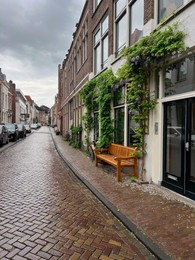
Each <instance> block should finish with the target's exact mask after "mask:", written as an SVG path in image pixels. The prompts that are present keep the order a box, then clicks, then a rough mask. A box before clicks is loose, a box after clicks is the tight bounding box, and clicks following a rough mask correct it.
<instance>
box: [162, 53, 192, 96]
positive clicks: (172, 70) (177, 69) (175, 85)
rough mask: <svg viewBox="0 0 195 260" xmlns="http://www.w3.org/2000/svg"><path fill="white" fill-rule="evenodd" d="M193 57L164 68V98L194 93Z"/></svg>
mask: <svg viewBox="0 0 195 260" xmlns="http://www.w3.org/2000/svg"><path fill="white" fill-rule="evenodd" d="M194 75H195V56H192V57H189V58H186V59H184V60H182V61H180V62H178V63H175V64H173V65H172V66H170V67H169V68H166V72H165V80H164V96H165V97H167V96H172V95H177V94H182V93H186V92H190V91H195V76H194Z"/></svg>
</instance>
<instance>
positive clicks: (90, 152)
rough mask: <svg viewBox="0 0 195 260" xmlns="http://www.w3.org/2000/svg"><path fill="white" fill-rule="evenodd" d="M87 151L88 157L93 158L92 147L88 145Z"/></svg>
mask: <svg viewBox="0 0 195 260" xmlns="http://www.w3.org/2000/svg"><path fill="white" fill-rule="evenodd" d="M87 152H88V156H89V158H90V159H91V160H92V161H93V160H94V152H93V149H92V147H91V145H89V146H88V147H87Z"/></svg>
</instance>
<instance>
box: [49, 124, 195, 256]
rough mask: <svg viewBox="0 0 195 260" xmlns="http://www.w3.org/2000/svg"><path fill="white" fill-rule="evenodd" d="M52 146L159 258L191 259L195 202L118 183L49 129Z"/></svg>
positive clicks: (155, 188) (151, 186)
mask: <svg viewBox="0 0 195 260" xmlns="http://www.w3.org/2000/svg"><path fill="white" fill-rule="evenodd" d="M50 130H51V133H52V138H53V141H54V144H55V147H56V149H57V151H58V153H59V154H60V156H61V157H62V159H63V160H64V161H65V162H66V163H67V164H68V166H69V167H70V168H71V169H72V170H73V171H74V173H75V174H76V175H77V176H78V178H80V179H81V180H82V181H83V182H84V183H85V185H87V186H88V188H89V189H90V190H91V191H92V192H93V193H94V194H95V195H96V196H97V197H98V198H99V199H100V200H101V201H102V202H103V204H104V205H105V206H106V207H108V208H109V209H110V210H111V211H112V212H113V214H114V215H115V216H116V217H117V218H119V219H120V220H121V221H122V222H123V224H124V225H125V226H126V227H127V228H128V229H130V230H131V231H133V233H134V234H135V235H136V236H137V237H138V238H139V239H140V240H141V241H142V242H143V243H144V244H145V245H146V246H147V247H148V248H149V249H150V250H151V251H152V252H153V253H154V254H155V255H156V256H157V258H159V259H163V260H165V259H189V260H194V259H195V202H194V201H191V200H188V199H185V198H183V197H182V196H180V195H177V194H175V193H173V192H171V191H169V190H168V189H165V188H163V187H158V186H157V185H154V184H143V185H138V184H135V183H134V184H131V183H130V181H129V180H128V179H126V180H125V181H123V182H122V183H118V182H117V180H116V176H115V171H112V170H111V168H109V167H105V166H101V165H100V166H98V167H96V166H95V163H94V162H91V161H90V159H89V158H88V157H87V156H86V155H85V154H84V153H83V152H81V151H80V150H77V149H74V148H72V147H71V146H69V144H68V143H67V142H65V141H63V139H62V137H61V136H59V135H56V134H55V133H54V130H53V128H50Z"/></svg>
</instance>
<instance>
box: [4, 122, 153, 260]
mask: <svg viewBox="0 0 195 260" xmlns="http://www.w3.org/2000/svg"><path fill="white" fill-rule="evenodd" d="M89 171H90V169H89ZM0 259H14V260H22V259H74V260H75V259H84V260H85V259H105V260H106V259H119V260H120V259H155V257H154V256H152V255H151V254H150V252H149V251H148V250H147V249H146V248H145V247H144V246H143V245H142V244H141V243H140V242H139V241H138V240H137V239H136V238H135V237H134V236H133V235H132V234H131V233H130V232H129V231H128V230H127V229H126V228H125V227H124V226H122V225H121V224H120V222H119V221H118V220H117V219H116V218H115V217H114V216H113V215H112V214H111V213H110V212H109V211H108V210H107V209H106V208H105V207H104V206H103V205H102V204H101V203H100V202H99V201H98V200H97V199H96V197H95V196H94V195H93V194H92V193H91V192H90V191H88V190H87V188H86V187H85V186H84V185H83V184H82V183H80V182H79V181H78V179H77V178H76V177H75V176H74V174H72V172H71V171H70V170H69V168H68V167H67V166H66V165H65V164H64V162H63V161H62V160H61V159H60V157H59V156H58V154H57V152H56V150H55V148H54V145H53V142H52V138H51V134H50V131H49V129H48V128H47V127H42V128H41V129H40V130H38V131H35V132H34V133H32V134H31V135H30V136H28V137H27V138H25V139H24V140H22V141H20V142H17V143H16V144H14V145H12V146H10V147H9V148H8V149H6V150H4V151H1V150H0Z"/></svg>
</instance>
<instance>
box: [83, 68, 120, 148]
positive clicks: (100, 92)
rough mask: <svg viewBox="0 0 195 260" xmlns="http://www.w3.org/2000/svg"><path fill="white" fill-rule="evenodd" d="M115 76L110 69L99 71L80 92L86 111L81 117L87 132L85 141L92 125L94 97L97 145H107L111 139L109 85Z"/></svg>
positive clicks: (110, 94)
mask: <svg viewBox="0 0 195 260" xmlns="http://www.w3.org/2000/svg"><path fill="white" fill-rule="evenodd" d="M116 81H117V78H116V77H115V76H114V74H113V73H112V71H111V70H107V71H105V72H103V73H101V74H100V75H99V76H97V77H96V78H94V79H92V80H90V81H89V82H87V83H86V84H85V85H84V86H83V88H82V90H81V92H80V94H81V97H82V98H83V101H84V105H85V108H86V113H85V115H84V116H83V118H82V121H83V124H84V129H85V131H86V133H87V141H89V134H90V131H91V130H92V128H93V126H94V121H93V111H94V107H93V106H94V99H96V102H97V104H98V106H99V116H98V119H99V121H100V135H99V139H98V144H97V145H98V147H107V146H108V145H109V144H110V143H111V142H112V141H113V131H114V129H113V123H112V119H111V107H110V106H111V100H112V91H111V87H112V86H113V85H114V84H115V82H116Z"/></svg>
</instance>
